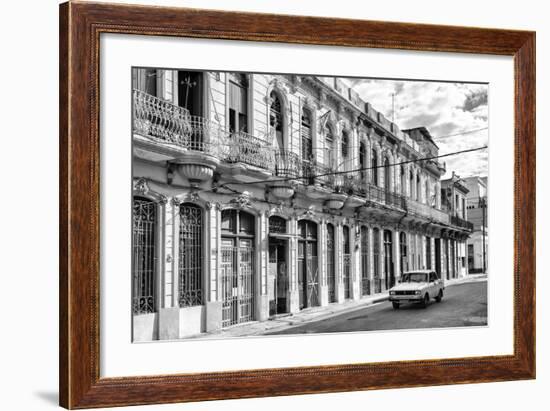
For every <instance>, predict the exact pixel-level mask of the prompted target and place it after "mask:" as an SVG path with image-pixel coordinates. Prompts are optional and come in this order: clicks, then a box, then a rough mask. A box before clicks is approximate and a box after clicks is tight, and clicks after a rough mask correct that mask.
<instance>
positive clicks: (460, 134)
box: [434, 127, 489, 140]
mask: <svg viewBox="0 0 550 411" xmlns="http://www.w3.org/2000/svg"><path fill="white" fill-rule="evenodd" d="M487 129H489V127H483V128H477V129H475V130H467V131H462V132H460V133H454V134H447V135H445V136H439V137H434V140H441V139H445V138H449V137H456V136H463V135H465V134H472V133H477V132H478V131H483V130H487Z"/></svg>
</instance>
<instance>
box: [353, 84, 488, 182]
mask: <svg viewBox="0 0 550 411" xmlns="http://www.w3.org/2000/svg"><path fill="white" fill-rule="evenodd" d="M354 80H355V81H354V83H355V84H354V89H355V90H356V91H357V92H358V93H359V94H360V95H361V97H362V98H363V99H364V100H365V101H368V102H370V103H371V104H372V105H373V107H374V108H375V109H376V110H378V111H380V112H382V113H383V114H384V115H385V116H386V118H389V119H391V118H392V115H393V117H394V119H395V122H396V123H397V124H398V125H399V127H400V128H402V129H407V128H414V127H426V128H427V129H428V130H429V131H430V133H431V134H432V135H433V136H434V139H435V141H436V143H437V144H438V146H439V148H440V150H439V152H440V154H446V153H452V152H456V151H460V150H465V149H469V148H474V147H482V146H484V145H486V144H487V143H488V138H487V137H488V130H487V129H486V128H487V127H488V105H487V104H488V99H487V94H488V86H487V85H486V84H470V83H444V82H431V81H404V80H377V79H369V80H360V81H357V79H354ZM392 96H393V104H392ZM479 129H482V130H480V131H478V132H475V133H466V134H463V135H456V136H455V134H459V133H464V132H470V131H472V130H479ZM483 129H485V130H483ZM444 161H446V163H447V174H446V176H445V177H447V176H450V175H451V174H452V171H455V172H456V173H457V174H459V175H461V176H464V177H465V176H470V175H476V174H481V175H487V150H484V151H480V152H473V153H468V154H461V155H457V156H452V157H446V158H445V159H444Z"/></svg>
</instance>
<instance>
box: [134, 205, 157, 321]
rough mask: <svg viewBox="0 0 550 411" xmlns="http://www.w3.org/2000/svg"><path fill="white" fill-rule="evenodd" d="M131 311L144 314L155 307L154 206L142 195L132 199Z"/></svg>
mask: <svg viewBox="0 0 550 411" xmlns="http://www.w3.org/2000/svg"><path fill="white" fill-rule="evenodd" d="M132 219H133V230H132V237H133V247H132V251H133V264H132V271H133V276H132V311H133V313H134V314H147V313H153V312H155V311H156V308H157V307H156V301H155V300H156V299H155V293H156V286H155V283H156V269H155V261H156V258H157V256H156V243H157V241H156V235H157V206H156V204H155V203H154V202H153V201H152V200H149V199H147V198H144V197H134V201H133V215H132Z"/></svg>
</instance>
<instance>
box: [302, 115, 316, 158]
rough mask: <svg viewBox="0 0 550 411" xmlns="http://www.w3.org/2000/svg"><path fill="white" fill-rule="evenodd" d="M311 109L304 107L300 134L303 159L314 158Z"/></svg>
mask: <svg viewBox="0 0 550 411" xmlns="http://www.w3.org/2000/svg"><path fill="white" fill-rule="evenodd" d="M312 124H313V122H312V116H311V111H309V110H308V109H307V108H305V107H304V108H303V109H302V121H301V127H300V134H301V136H302V160H305V161H308V162H309V161H311V160H312V159H313V131H312Z"/></svg>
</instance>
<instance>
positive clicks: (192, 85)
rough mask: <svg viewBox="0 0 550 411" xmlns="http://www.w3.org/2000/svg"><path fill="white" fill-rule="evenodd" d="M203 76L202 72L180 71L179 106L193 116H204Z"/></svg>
mask: <svg viewBox="0 0 550 411" xmlns="http://www.w3.org/2000/svg"><path fill="white" fill-rule="evenodd" d="M203 76H204V74H203V73H202V72H200V71H178V84H177V86H178V105H179V106H180V107H183V108H186V109H187V110H189V113H190V114H191V115H193V116H203V114H204V107H203V106H204V104H203V103H204V101H203V100H204V98H203V91H204V84H203V78H204V77H203Z"/></svg>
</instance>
